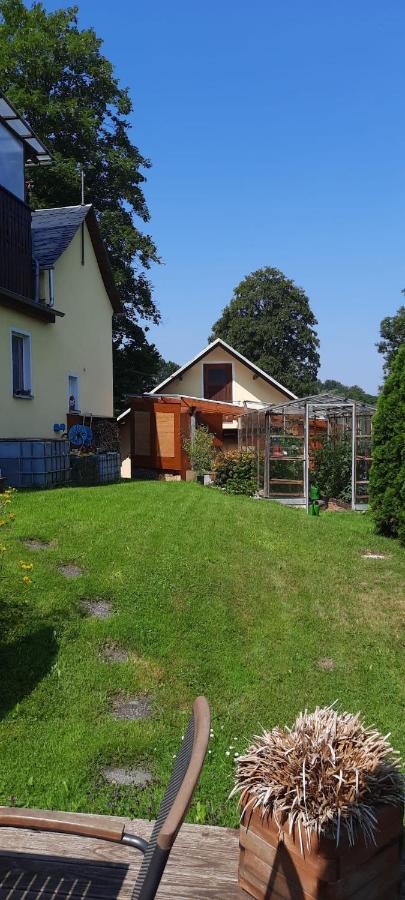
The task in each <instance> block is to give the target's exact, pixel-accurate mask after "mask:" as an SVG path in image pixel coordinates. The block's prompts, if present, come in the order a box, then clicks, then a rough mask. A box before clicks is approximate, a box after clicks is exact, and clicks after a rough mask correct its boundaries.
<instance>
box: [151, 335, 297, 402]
mask: <svg viewBox="0 0 405 900" xmlns="http://www.w3.org/2000/svg"><path fill="white" fill-rule="evenodd" d="M151 394H182V395H183V396H189V397H198V398H200V399H205V400H221V401H226V402H227V403H243V404H246V405H247V406H249V407H253V408H257V407H260V406H266V405H268V404H269V403H281V402H282V401H285V400H286V398H287V399H288V400H295V394H293V393H292V391H290V390H288V388H286V387H284V385H282V384H280V383H279V382H278V381H276V380H275V378H272V377H271V375H268V374H267V372H264V371H263V370H262V369H259V367H258V366H256V365H255V363H252V362H251V361H250V360H249V359H246V357H245V356H243V355H242V354H241V353H239V352H238V351H237V350H235V349H234V348H233V347H231V346H230V345H229V344H227V343H226V341H223V340H222V339H221V338H217V339H216V340H215V341H213V342H212V344H209V345H208V347H205V348H204V350H201V352H200V353H198V354H197V356H195V357H194V358H193V359H191V360H189V362H187V363H185V364H184V366H181V367H180V368H179V369H177V371H176V372H174V373H173V375H170V376H169V378H166V379H165V381H162V382H161V384H158V385H157V387H155V388H154V389H153V391H151Z"/></svg>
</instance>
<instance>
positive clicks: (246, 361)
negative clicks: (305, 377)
mask: <svg viewBox="0 0 405 900" xmlns="http://www.w3.org/2000/svg"><path fill="white" fill-rule="evenodd" d="M216 347H222V348H223V349H224V350H226V352H227V353H229V354H230V355H231V356H233V357H234V358H235V359H238V360H239V362H242V363H243V364H244V365H245V366H247V368H248V369H251V371H252V372H254V373H255V375H257V376H259V377H260V378H263V380H264V381H267V383H268V384H271V385H273V387H275V388H277V390H279V391H280V393H281V394H284V395H285V397H288V398H290V399H291V400H295V399H296V395H295V394H293V392H292V391H290V390H289V389H288V388H286V387H284V385H283V384H280V382H279V381H276V379H275V378H272V377H271V375H269V374H268V373H267V372H264V370H263V369H260V368H259V366H256V364H255V363H253V362H251V361H250V359H247V357H246V356H243V354H242V353H239V351H238V350H235V348H234V347H231V345H230V344H227V343H226V341H224V340H222V338H216V339H215V341H213V342H212V344H208V347H204V350H201V352H200V353H198V354H197V356H194V357H193V359H190V360H189V361H188V362H187V363H185V364H184V366H180V368H179V369H176V371H175V372H173V375H169V377H168V378H165V380H164V381H162V382H161V384H158V385H157V387H155V388H153V390H152V391H151V394H158V393H159V391H161V389H162V388H163V387H167V385H168V384H171V382H172V381H174V380H175V378H178V377H179V376H180V375H183V374H184V372H186V371H187V369H190V368H191V367H192V366H194V365H195V363H197V362H199V360H200V359H202V358H203V357H204V356H207V355H208V354H209V353H211V351H212V350H215V348H216Z"/></svg>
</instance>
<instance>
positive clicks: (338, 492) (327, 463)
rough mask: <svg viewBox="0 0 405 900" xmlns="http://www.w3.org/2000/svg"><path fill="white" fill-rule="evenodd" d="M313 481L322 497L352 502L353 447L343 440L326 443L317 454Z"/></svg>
mask: <svg viewBox="0 0 405 900" xmlns="http://www.w3.org/2000/svg"><path fill="white" fill-rule="evenodd" d="M311 481H312V482H313V483H314V484H316V485H317V487H318V488H319V492H320V494H321V496H322V497H335V498H336V499H337V500H343V501H345V502H347V503H348V502H350V500H351V497H352V445H351V442H350V441H347V440H344V439H341V440H337V441H331V442H328V443H325V444H324V446H323V447H321V448H320V449H319V450H317V451H316V453H315V471H314V473H313V476H312V477H311Z"/></svg>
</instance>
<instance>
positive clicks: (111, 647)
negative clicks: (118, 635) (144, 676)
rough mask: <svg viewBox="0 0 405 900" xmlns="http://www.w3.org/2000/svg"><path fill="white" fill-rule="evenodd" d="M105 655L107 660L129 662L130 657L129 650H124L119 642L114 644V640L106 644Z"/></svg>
mask: <svg viewBox="0 0 405 900" xmlns="http://www.w3.org/2000/svg"><path fill="white" fill-rule="evenodd" d="M103 656H104V659H106V660H107V662H127V660H128V659H129V653H128V650H124V648H123V647H120V645H119V644H114V643H113V642H111V643H109V644H106V645H105V647H104V649H103Z"/></svg>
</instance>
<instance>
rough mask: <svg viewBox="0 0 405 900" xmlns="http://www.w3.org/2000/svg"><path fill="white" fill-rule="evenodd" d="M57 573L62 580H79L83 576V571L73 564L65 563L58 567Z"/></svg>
mask: <svg viewBox="0 0 405 900" xmlns="http://www.w3.org/2000/svg"><path fill="white" fill-rule="evenodd" d="M58 571H59V572H60V574H61V575H63V577H64V578H80V576H81V575H83V569H81V568H80V566H76V565H75V564H74V563H65V564H64V565H63V566H58Z"/></svg>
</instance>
